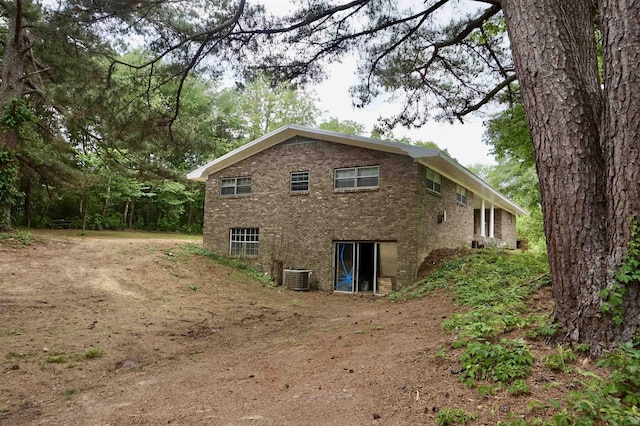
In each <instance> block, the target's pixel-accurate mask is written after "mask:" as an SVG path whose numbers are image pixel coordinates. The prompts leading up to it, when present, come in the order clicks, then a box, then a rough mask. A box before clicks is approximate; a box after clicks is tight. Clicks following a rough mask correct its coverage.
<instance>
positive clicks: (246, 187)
mask: <svg viewBox="0 0 640 426" xmlns="http://www.w3.org/2000/svg"><path fill="white" fill-rule="evenodd" d="M244 194H251V177H250V176H249V177H234V178H223V179H221V181H220V195H244Z"/></svg>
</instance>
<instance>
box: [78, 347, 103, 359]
mask: <svg viewBox="0 0 640 426" xmlns="http://www.w3.org/2000/svg"><path fill="white" fill-rule="evenodd" d="M103 355H104V352H103V351H102V349H100V348H91V349H89V350H88V351H86V352H85V353H84V354H83V355H82V357H83V358H84V359H96V358H100V357H102V356H103Z"/></svg>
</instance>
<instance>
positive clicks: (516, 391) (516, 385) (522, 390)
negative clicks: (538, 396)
mask: <svg viewBox="0 0 640 426" xmlns="http://www.w3.org/2000/svg"><path fill="white" fill-rule="evenodd" d="M507 390H508V391H509V393H510V394H511V395H514V396H519V395H529V394H530V393H531V388H529V385H527V382H525V381H524V380H522V379H517V380H514V381H513V383H511V385H509V388H508V389H507Z"/></svg>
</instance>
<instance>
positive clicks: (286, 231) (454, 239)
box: [204, 141, 515, 291]
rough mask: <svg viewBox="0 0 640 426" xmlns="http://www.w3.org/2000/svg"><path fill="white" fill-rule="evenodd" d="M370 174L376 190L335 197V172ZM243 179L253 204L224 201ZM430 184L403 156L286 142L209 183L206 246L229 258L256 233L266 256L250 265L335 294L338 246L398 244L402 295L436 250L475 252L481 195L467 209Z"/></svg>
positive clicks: (242, 198) (452, 190)
mask: <svg viewBox="0 0 640 426" xmlns="http://www.w3.org/2000/svg"><path fill="white" fill-rule="evenodd" d="M364 166H379V185H378V188H376V189H351V190H334V169H336V168H343V167H364ZM291 172H309V190H308V191H305V192H303V193H292V192H291V191H290V187H289V184H290V173H291ZM244 176H250V177H251V180H252V182H251V185H252V188H251V194H247V195H234V196H228V195H227V196H222V195H220V183H221V179H223V178H234V177H244ZM425 176H426V168H425V167H424V166H423V165H421V164H420V163H419V162H416V161H414V160H413V159H412V158H410V157H408V156H404V155H399V154H390V153H387V152H383V151H377V150H371V149H365V148H359V147H355V146H352V145H346V144H338V143H333V142H327V141H306V142H302V143H300V142H295V143H293V142H283V143H280V144H277V145H275V146H273V147H270V148H267V149H266V150H264V151H261V152H259V153H257V154H255V155H253V156H251V157H249V158H246V159H244V160H241V161H239V162H237V163H235V164H233V165H231V166H229V167H226V168H224V169H222V170H220V171H219V172H216V173H213V174H211V175H209V176H208V180H207V189H206V202H205V222H204V223H205V226H204V244H205V247H206V248H208V249H209V250H212V251H214V252H217V253H220V254H225V255H226V254H229V247H230V242H229V238H230V229H231V228H258V229H259V254H258V256H256V257H253V258H249V259H248V260H249V261H250V262H251V263H253V264H254V265H255V266H257V267H258V268H259V269H261V270H262V271H264V272H269V271H270V270H271V268H272V265H274V264H275V265H282V266H284V267H285V268H303V269H309V270H311V271H313V272H312V278H313V281H314V283H315V285H316V286H317V287H318V288H320V289H322V290H328V291H331V289H332V288H333V281H334V279H333V274H334V272H333V259H334V242H336V241H355V242H395V243H397V260H398V262H397V263H398V270H397V274H396V284H397V286H398V287H401V286H402V285H404V284H406V283H408V282H411V281H412V280H413V279H415V277H416V271H417V268H418V266H419V265H420V262H421V261H422V259H423V258H424V257H425V256H426V255H427V254H428V253H429V252H430V251H431V250H432V249H434V248H438V247H459V246H461V245H467V246H469V245H470V244H471V240H472V239H473V236H474V210H473V207H472V205H473V194H472V193H471V192H470V191H469V193H468V202H467V205H462V204H460V203H458V202H457V201H456V185H455V183H454V182H451V181H449V180H447V179H446V178H444V177H443V178H442V193H441V194H435V193H433V192H431V191H429V190H428V189H427V187H426V178H425ZM444 212H446V220H444V215H445V213H444ZM514 220H515V219H514ZM513 228H514V240H515V225H514V226H513Z"/></svg>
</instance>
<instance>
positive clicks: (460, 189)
mask: <svg viewBox="0 0 640 426" xmlns="http://www.w3.org/2000/svg"><path fill="white" fill-rule="evenodd" d="M456 200H457V201H458V202H459V203H461V204H464V205H465V206H466V205H467V188H465V187H464V186H460V185H456Z"/></svg>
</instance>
